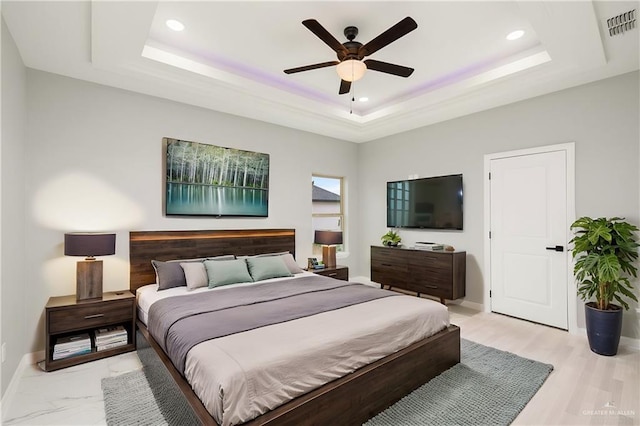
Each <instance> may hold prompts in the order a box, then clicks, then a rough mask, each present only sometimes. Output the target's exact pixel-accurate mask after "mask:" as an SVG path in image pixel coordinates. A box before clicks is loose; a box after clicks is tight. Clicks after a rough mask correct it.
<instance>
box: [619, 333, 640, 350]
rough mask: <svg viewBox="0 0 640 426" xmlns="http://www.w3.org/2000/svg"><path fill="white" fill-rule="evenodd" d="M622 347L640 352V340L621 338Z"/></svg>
mask: <svg viewBox="0 0 640 426" xmlns="http://www.w3.org/2000/svg"><path fill="white" fill-rule="evenodd" d="M620 346H624V347H626V348H628V349H631V350H634V351H640V339H634V338H632V337H625V336H620Z"/></svg>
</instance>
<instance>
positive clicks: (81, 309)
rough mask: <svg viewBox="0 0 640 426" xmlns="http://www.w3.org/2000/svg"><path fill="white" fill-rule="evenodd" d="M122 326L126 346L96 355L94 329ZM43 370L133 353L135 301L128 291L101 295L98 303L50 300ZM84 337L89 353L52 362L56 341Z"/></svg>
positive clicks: (71, 299) (68, 299)
mask: <svg viewBox="0 0 640 426" xmlns="http://www.w3.org/2000/svg"><path fill="white" fill-rule="evenodd" d="M119 325H121V326H123V327H124V329H125V330H127V343H126V344H125V345H122V346H118V347H115V348H112V349H106V350H102V351H96V346H95V341H94V335H93V333H94V331H95V330H96V329H98V328H104V327H112V326H119ZM45 329H46V330H45V333H46V342H45V364H44V365H45V370H46V371H53V370H58V369H60V368H65V367H70V366H72V365H77V364H82V363H84V362H89V361H94V360H96V359H101V358H106V357H109V356H113V355H118V354H121V353H124V352H130V351H134V350H135V349H136V298H135V296H134V295H133V294H132V293H131V292H130V291H126V290H123V291H112V292H105V293H104V294H103V295H102V299H95V300H83V301H76V296H75V295H70V296H59V297H51V298H50V299H49V301H48V302H47V305H46V306H45ZM82 333H88V334H89V336H90V337H91V352H90V353H85V354H81V355H74V356H70V357H68V358H62V359H57V360H54V359H53V352H54V346H55V344H56V340H57V339H63V338H65V337H69V336H74V335H79V334H82Z"/></svg>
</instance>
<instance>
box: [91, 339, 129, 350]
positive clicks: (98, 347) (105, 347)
mask: <svg viewBox="0 0 640 426" xmlns="http://www.w3.org/2000/svg"><path fill="white" fill-rule="evenodd" d="M126 344H127V340H126V339H125V340H122V341H119V342H113V343H108V344H104V345H96V351H98V352H100V351H106V350H108V349H113V348H118V347H120V346H125V345H126Z"/></svg>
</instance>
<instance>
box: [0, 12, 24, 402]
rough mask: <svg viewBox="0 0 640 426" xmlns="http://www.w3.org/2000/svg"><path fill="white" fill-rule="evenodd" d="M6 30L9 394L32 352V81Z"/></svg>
mask: <svg viewBox="0 0 640 426" xmlns="http://www.w3.org/2000/svg"><path fill="white" fill-rule="evenodd" d="M1 21H2V22H1V24H0V26H1V27H2V29H1V31H2V93H1V98H2V126H1V127H2V139H0V182H1V183H0V207H1V210H0V211H1V213H0V217H1V222H0V271H1V272H0V294H1V295H0V299H1V308H0V323H1V324H2V331H1V332H0V336H1V338H0V340H1V341H2V343H4V344H5V345H6V360H5V362H4V363H3V364H2V373H1V375H0V394H1V395H4V393H5V391H6V390H7V386H9V383H10V380H11V377H12V375H13V372H14V371H15V370H16V368H17V367H18V365H19V363H20V360H21V358H22V356H23V355H24V354H25V352H27V345H26V344H25V338H24V336H25V334H26V330H27V328H26V327H25V315H24V303H25V299H26V294H27V289H26V288H25V285H24V284H25V276H24V266H25V259H26V258H27V256H26V252H25V220H24V179H25V173H24V144H25V141H24V130H25V128H26V120H27V110H26V90H27V77H26V71H25V68H24V65H23V63H22V59H21V58H20V54H19V53H18V50H17V48H16V44H15V42H14V40H13V38H12V37H11V34H10V33H9V31H7V27H6V24H5V22H4V19H1Z"/></svg>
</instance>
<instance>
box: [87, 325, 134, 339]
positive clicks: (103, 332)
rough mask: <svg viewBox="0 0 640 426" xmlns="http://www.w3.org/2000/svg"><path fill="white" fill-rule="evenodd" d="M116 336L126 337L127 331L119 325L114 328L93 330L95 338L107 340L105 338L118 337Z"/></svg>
mask: <svg viewBox="0 0 640 426" xmlns="http://www.w3.org/2000/svg"><path fill="white" fill-rule="evenodd" d="M118 335H125V336H126V335H127V330H126V329H125V328H124V327H123V326H121V325H117V326H114V327H106V328H99V329H97V330H95V336H96V338H107V337H111V336H118Z"/></svg>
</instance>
